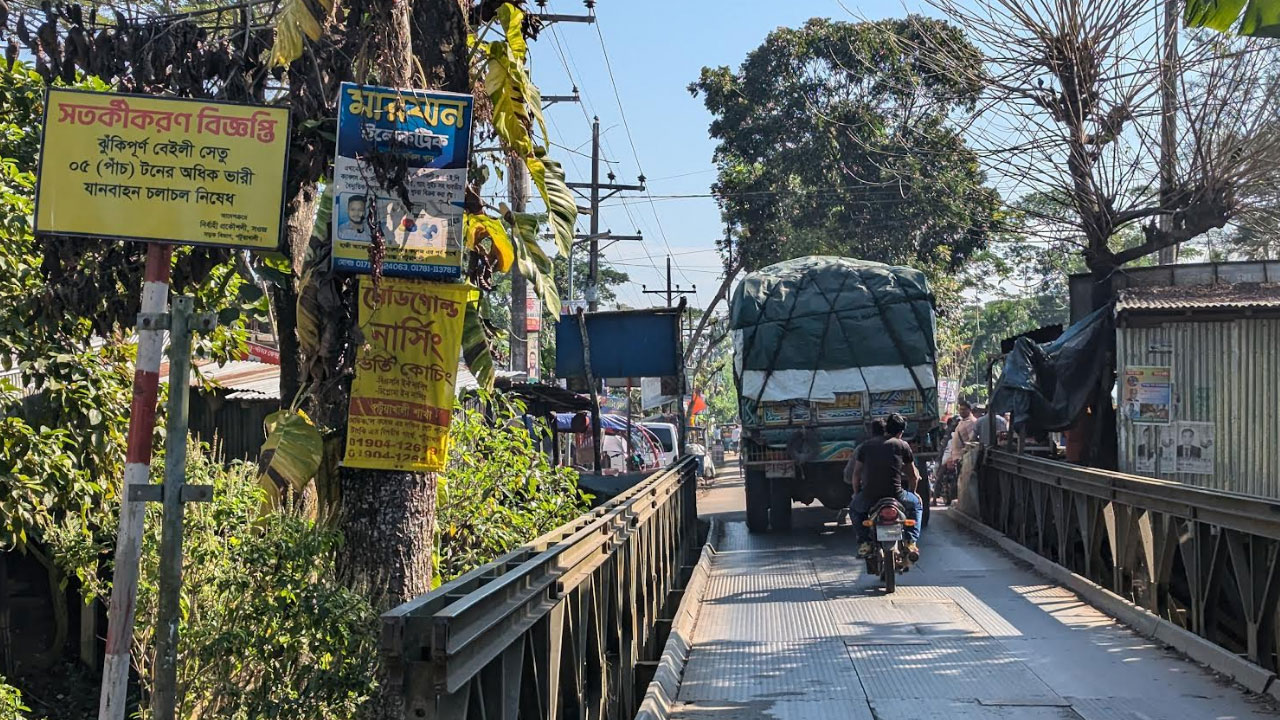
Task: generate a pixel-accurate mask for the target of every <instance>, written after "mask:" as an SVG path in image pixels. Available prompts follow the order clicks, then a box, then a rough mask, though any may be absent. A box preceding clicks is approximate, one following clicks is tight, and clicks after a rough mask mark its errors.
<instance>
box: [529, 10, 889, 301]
mask: <svg viewBox="0 0 1280 720" xmlns="http://www.w3.org/2000/svg"><path fill="white" fill-rule="evenodd" d="M595 4H596V8H595V14H596V18H597V22H596V24H595V25H588V24H580V23H557V24H554V25H553V26H552V27H551V28H549V29H547V30H544V31H543V33H542V34H541V35H540V36H539V38H538V40H537V41H536V42H534V43H531V48H530V56H531V63H532V67H533V80H534V82H535V83H536V84H537V85H538V87H539V88H540V89H541V91H542V93H543V95H568V94H570V93H571V89H572V87H573V86H574V84H576V85H577V87H578V90H579V93H580V95H581V98H582V102H581V103H576V104H575V103H559V104H555V105H552V106H551V107H549V108H548V109H547V111H546V117H547V121H548V130H549V132H550V133H551V135H552V140H553V142H555V143H557V144H558V145H562V146H565V147H555V146H553V147H552V153H551V154H552V157H554V158H555V159H557V160H560V161H561V162H562V163H563V164H564V166H565V171H566V174H567V175H568V179H569V180H570V181H581V182H587V181H590V179H591V161H590V154H591V120H590V118H591V117H593V116H598V117H599V118H600V129H601V135H602V141H601V146H602V149H603V153H602V155H603V157H605V158H606V159H608V160H610V161H611V163H610V164H609V165H608V167H609V168H611V169H612V170H613V172H614V173H615V174H616V175H617V180H616V182H618V183H625V184H635V183H636V178H637V176H638V175H640V173H641V172H643V173H644V175H645V177H646V178H647V183H646V184H647V186H648V193H647V194H646V193H621V194H619V195H618V196H615V197H614V198H612V199H611V200H609V201H608V202H607V203H605V207H604V208H603V210H602V212H601V215H600V218H601V222H600V228H601V230H602V231H605V230H612V231H613V232H614V233H615V234H619V235H622V234H634V233H635V232H636V231H637V230H639V231H640V234H642V235H643V236H644V241H643V242H617V243H614V244H613V245H612V246H611V247H608V248H607V249H606V250H605V251H604V253H603V255H604V257H605V259H606V260H607V261H608V262H609V263H611V264H613V265H614V266H615V267H616V268H617V269H619V270H622V271H625V272H626V273H628V274H629V275H630V276H631V280H632V282H631V283H629V284H628V285H626V286H624V287H621V288H619V289H618V290H617V292H618V299H619V302H621V303H623V304H625V305H629V306H632V307H648V306H650V305H657V304H661V303H665V298H664V297H661V296H659V295H645V294H642V292H641V289H642V287H641V286H642V285H647V286H648V288H649V289H650V290H655V289H665V287H666V277H665V275H666V273H665V262H666V257H667V256H668V254H670V255H671V258H672V266H673V271H672V275H673V279H672V282H673V283H674V284H678V285H679V286H681V287H682V288H690V287H692V286H695V285H696V287H697V293H696V295H695V296H694V297H690V303H691V304H693V305H694V306H695V307H705V306H706V304H707V303H708V302H709V301H710V300H711V298H712V296H713V295H714V294H715V291H716V288H717V287H718V285H719V283H720V277H721V275H722V271H721V264H720V259H719V255H718V254H717V252H716V249H715V241H716V239H717V238H719V237H722V236H723V234H724V227H723V224H722V223H721V221H720V211H719V209H718V208H717V206H716V203H715V200H714V199H713V198H711V197H710V196H709V192H710V186H711V183H712V182H713V181H714V180H715V166H714V164H713V163H712V155H713V153H714V151H715V141H713V140H712V139H711V138H710V137H708V135H707V128H708V125H709V124H710V122H711V115H710V114H709V113H708V112H707V110H706V109H705V107H704V106H703V104H702V100H701V98H695V97H693V96H691V95H690V94H689V91H688V89H687V88H688V85H689V83H691V82H693V81H694V80H696V79H697V78H698V75H699V73H700V71H701V69H702V68H703V66H719V65H728V66H730V67H732V68H735V69H736V68H737V67H738V65H739V64H740V63H741V62H742V61H743V60H744V59H745V58H746V55H747V53H748V52H750V51H751V50H753V49H755V48H756V47H758V46H759V45H760V44H761V43H762V42H763V41H764V38H765V36H766V35H768V34H769V32H770V31H772V30H774V29H775V28H778V27H781V26H788V27H796V26H798V25H801V24H803V23H804V22H805V21H806V20H808V19H809V18H812V17H833V18H838V19H850V20H853V19H862V18H865V19H877V18H881V17H895V16H902V15H904V14H905V13H906V10H904V9H903V5H902V4H901V2H899V1H898V0H874V1H873V2H861V3H858V2H854V1H852V0H845V1H844V3H843V5H842V4H841V2H840V1H839V0H788V1H787V2H777V1H776V0H768V1H766V0H736V1H734V0H684V1H683V2H674V1H672V0H597V2H596V3H595ZM913 5H914V3H913ZM530 7H531V8H533V7H535V6H534V4H533V3H530ZM547 12H554V13H560V14H566V15H570V14H572V15H581V14H584V13H585V12H586V9H585V7H584V6H583V3H582V2H581V1H580V0H549V2H548V3H547ZM851 13H856V15H857V17H856V18H855V16H854V15H853V14H851ZM602 46H603V48H604V49H605V50H606V51H607V62H606V59H605V58H606V54H605V52H602ZM610 69H612V79H611V77H610ZM615 86H616V89H617V94H616V96H615ZM628 130H629V132H628ZM633 146H634V150H633ZM566 148H569V149H566ZM570 149H572V150H570ZM579 153H580V154H579ZM604 174H605V170H604V169H603V167H602V169H601V175H602V176H603V175H604ZM673 195H698V196H701V197H693V198H673V197H670V196H673ZM580 204H581V205H586V202H585V201H583V202H580ZM588 222H589V219H588V218H587V217H585V216H579V231H580V232H584V233H585V232H586V231H587V227H588V226H587V223H588ZM577 261H582V262H585V261H586V253H585V251H579V254H576V255H575V262H577ZM721 311H723V306H721Z"/></svg>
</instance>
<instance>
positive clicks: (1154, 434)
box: [1133, 425, 1160, 475]
mask: <svg viewBox="0 0 1280 720" xmlns="http://www.w3.org/2000/svg"><path fill="white" fill-rule="evenodd" d="M1137 436H1138V448H1137V453H1136V454H1135V458H1134V466H1133V467H1134V470H1135V471H1136V472H1139V473H1146V474H1150V475H1154V474H1155V472H1156V460H1157V458H1159V457H1160V428H1159V427H1158V426H1155V425H1143V426H1142V427H1141V428H1139V429H1138V430H1137Z"/></svg>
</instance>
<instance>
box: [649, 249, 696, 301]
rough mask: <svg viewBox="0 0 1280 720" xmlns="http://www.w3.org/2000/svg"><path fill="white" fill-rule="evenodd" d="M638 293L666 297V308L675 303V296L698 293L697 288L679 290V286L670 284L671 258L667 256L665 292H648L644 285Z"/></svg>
mask: <svg viewBox="0 0 1280 720" xmlns="http://www.w3.org/2000/svg"><path fill="white" fill-rule="evenodd" d="M640 292H642V293H644V294H645V295H666V296H667V307H671V306H672V305H673V304H674V303H675V297H676V296H677V295H693V294H694V293H696V292H698V286H697V285H694V286H693V287H691V288H687V289H686V288H681V287H680V286H679V285H672V284H671V257H670V256H668V257H667V289H666V290H650V289H648V288H647V287H645V286H644V285H641V286H640Z"/></svg>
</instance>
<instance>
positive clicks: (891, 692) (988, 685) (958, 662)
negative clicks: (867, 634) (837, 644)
mask: <svg viewBox="0 0 1280 720" xmlns="http://www.w3.org/2000/svg"><path fill="white" fill-rule="evenodd" d="M849 656H850V657H851V658H852V659H853V665H854V667H855V668H856V669H857V671H858V677H859V678H860V679H861V680H862V686H863V688H864V689H866V692H867V696H868V697H870V698H871V699H873V700H880V699H898V698H920V699H930V698H936V699H967V698H973V699H975V700H976V699H981V700H987V701H994V700H1006V701H1017V702H1019V703H1022V702H1025V701H1027V700H1030V699H1037V698H1044V699H1052V698H1055V697H1056V695H1055V694H1054V692H1053V691H1052V690H1050V689H1049V686H1047V685H1045V684H1044V682H1042V681H1041V680H1040V678H1038V677H1036V676H1035V673H1033V672H1031V671H1030V670H1029V669H1027V667H1026V665H1024V664H1023V663H1022V662H1021V661H1020V660H1018V659H1017V658H1016V657H1014V656H1012V655H1011V654H1010V653H1009V652H1008V651H1006V650H1005V649H1004V647H1003V646H1002V645H1000V643H999V642H998V641H995V640H982V639H951V638H935V639H933V641H932V642H931V643H930V644H929V645H923V646H920V645H916V646H905V647H893V646H850V647H849Z"/></svg>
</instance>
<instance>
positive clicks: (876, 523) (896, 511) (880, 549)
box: [862, 498, 916, 593]
mask: <svg viewBox="0 0 1280 720" xmlns="http://www.w3.org/2000/svg"><path fill="white" fill-rule="evenodd" d="M862 524H863V526H864V527H869V528H871V533H872V538H871V539H872V544H871V545H872V549H871V553H870V554H869V555H867V573H868V574H870V575H877V576H879V578H880V580H881V581H882V582H883V583H884V591H885V592H886V593H891V592H893V591H894V590H895V589H897V576H898V575H899V574H901V573H905V572H908V571H910V570H911V559H910V558H908V557H907V547H906V540H905V538H904V537H903V535H904V530H905V528H907V527H909V526H913V525H915V524H916V521H915V520H914V519H912V518H908V517H907V512H906V509H905V508H903V507H902V504H901V503H899V502H898V501H897V500H895V499H893V498H885V499H884V500H881V501H880V502H878V503H876V505H875V507H873V508H871V512H870V513H869V514H868V515H867V517H866V519H864V520H863V521H862Z"/></svg>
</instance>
